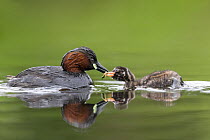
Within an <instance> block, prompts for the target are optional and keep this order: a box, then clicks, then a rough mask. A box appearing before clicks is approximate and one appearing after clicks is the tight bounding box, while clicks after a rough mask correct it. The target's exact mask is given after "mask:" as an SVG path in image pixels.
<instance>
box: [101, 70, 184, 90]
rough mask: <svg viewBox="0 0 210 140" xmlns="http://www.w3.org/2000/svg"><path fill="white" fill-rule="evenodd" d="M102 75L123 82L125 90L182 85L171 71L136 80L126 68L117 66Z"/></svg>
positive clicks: (176, 74) (178, 76) (177, 76)
mask: <svg viewBox="0 0 210 140" xmlns="http://www.w3.org/2000/svg"><path fill="white" fill-rule="evenodd" d="M104 75H105V76H109V77H112V78H113V79H115V80H118V81H125V86H126V88H132V87H135V86H141V87H145V88H147V87H151V88H169V87H172V88H179V87H181V86H183V85H184V82H183V81H182V77H181V76H180V75H179V74H178V73H177V72H175V71H171V70H164V71H157V72H153V73H151V74H149V75H147V76H144V77H143V78H141V79H139V80H136V79H135V76H134V74H133V73H132V72H131V71H130V70H129V69H128V68H126V67H121V66H118V67H115V68H114V69H113V71H112V72H106V73H105V74H104Z"/></svg>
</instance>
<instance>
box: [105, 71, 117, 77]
mask: <svg viewBox="0 0 210 140" xmlns="http://www.w3.org/2000/svg"><path fill="white" fill-rule="evenodd" d="M114 74H115V72H105V73H104V75H103V76H102V78H104V77H106V76H108V77H113V76H114Z"/></svg>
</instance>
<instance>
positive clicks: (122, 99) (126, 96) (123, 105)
mask: <svg viewBox="0 0 210 140" xmlns="http://www.w3.org/2000/svg"><path fill="white" fill-rule="evenodd" d="M102 96H103V97H102V98H103V99H104V101H109V102H113V103H114V107H115V108H116V109H118V110H123V109H127V108H128V103H129V102H130V101H131V100H133V99H134V98H135V91H133V90H125V91H121V92H113V93H109V94H103V95H102Z"/></svg>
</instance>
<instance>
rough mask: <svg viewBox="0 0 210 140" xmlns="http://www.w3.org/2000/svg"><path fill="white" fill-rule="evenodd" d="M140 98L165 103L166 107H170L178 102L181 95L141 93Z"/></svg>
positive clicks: (177, 93)
mask: <svg viewBox="0 0 210 140" xmlns="http://www.w3.org/2000/svg"><path fill="white" fill-rule="evenodd" d="M141 96H142V97H144V98H147V99H152V100H155V101H162V102H165V103H166V106H172V105H173V104H172V102H173V101H176V100H178V99H179V98H180V97H181V94H180V93H179V92H176V93H167V92H144V93H141Z"/></svg>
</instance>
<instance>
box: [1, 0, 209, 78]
mask: <svg viewBox="0 0 210 140" xmlns="http://www.w3.org/2000/svg"><path fill="white" fill-rule="evenodd" d="M209 36H210V3H209V0H176V1H168V0H106V1H101V0H60V1H57V0H1V1H0V46H1V55H0V76H1V79H3V76H5V75H8V74H10V75H16V74H18V73H19V72H20V71H22V70H24V69H26V68H29V67H32V66H41V65H60V61H61V58H62V56H63V55H64V54H65V53H66V52H67V51H69V50H71V49H74V48H77V47H80V46H87V47H90V48H92V49H93V50H94V51H95V52H96V54H97V57H98V59H99V61H100V62H101V63H102V64H103V65H104V66H105V67H107V68H108V69H109V70H112V69H113V68H114V67H115V66H118V65H121V66H126V67H129V68H130V69H131V71H132V72H133V73H134V74H135V75H136V77H138V78H139V77H142V76H144V75H146V74H148V73H151V72H153V71H156V70H164V69H172V70H175V71H177V72H178V73H179V74H180V75H182V76H183V79H184V80H209V79H210V74H209V69H210V65H209V64H210V61H209V60H210V58H209V55H210V39H209ZM89 74H90V76H91V77H92V78H93V79H94V80H97V79H100V77H101V74H100V73H98V72H96V71H92V72H89Z"/></svg>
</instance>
